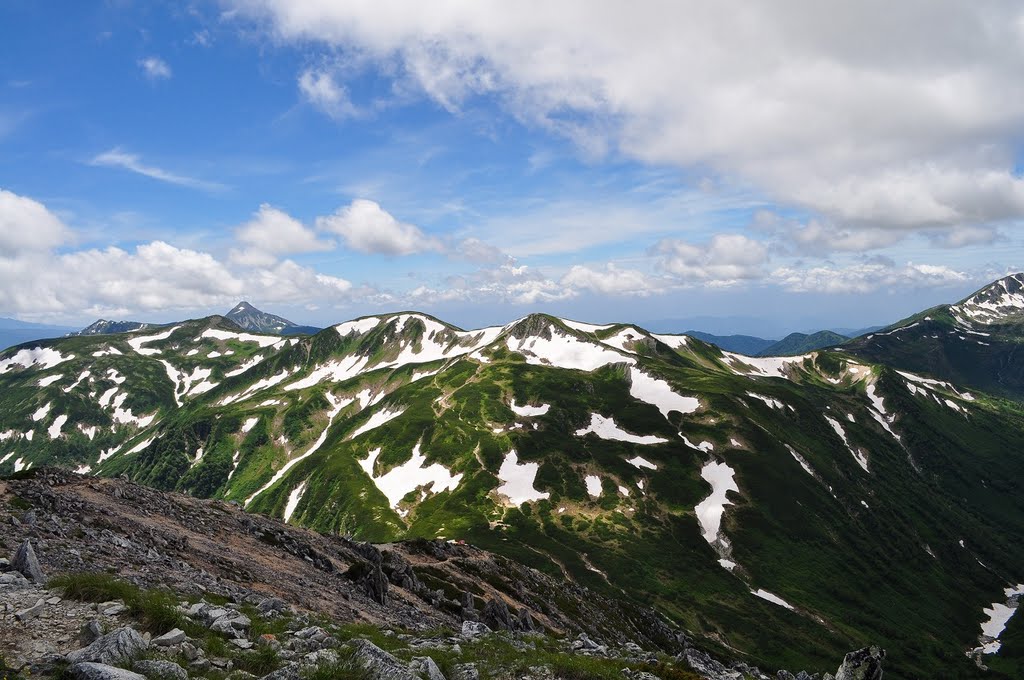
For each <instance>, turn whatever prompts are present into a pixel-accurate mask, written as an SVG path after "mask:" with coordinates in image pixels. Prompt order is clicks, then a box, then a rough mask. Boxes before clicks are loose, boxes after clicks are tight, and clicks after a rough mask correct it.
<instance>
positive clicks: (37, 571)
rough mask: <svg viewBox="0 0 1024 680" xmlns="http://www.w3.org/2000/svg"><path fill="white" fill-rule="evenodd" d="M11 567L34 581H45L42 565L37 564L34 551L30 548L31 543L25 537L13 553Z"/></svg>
mask: <svg viewBox="0 0 1024 680" xmlns="http://www.w3.org/2000/svg"><path fill="white" fill-rule="evenodd" d="M11 567H12V568H13V569H14V570H15V571H17V572H20V573H21V574H22V575H23V576H24V577H25V578H27V579H28V580H30V581H32V582H34V583H46V574H44V573H43V567H42V565H40V564H39V558H37V557H36V551H35V550H33V549H32V543H31V541H29V540H28V539H27V538H26V539H25V542H24V543H22V544H21V546H20V547H19V548H18V550H17V552H15V553H14V559H12V560H11Z"/></svg>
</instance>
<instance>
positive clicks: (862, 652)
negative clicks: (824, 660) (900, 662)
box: [836, 645, 885, 680]
mask: <svg viewBox="0 0 1024 680" xmlns="http://www.w3.org/2000/svg"><path fill="white" fill-rule="evenodd" d="M883 659H885V650H884V649H882V648H881V647H877V646H875V645H871V646H870V647H865V648H864V649H858V650H857V651H855V652H850V653H849V654H847V655H846V657H845V658H844V659H843V664H842V665H841V666H840V667H839V670H837V671H836V680H882V660H883Z"/></svg>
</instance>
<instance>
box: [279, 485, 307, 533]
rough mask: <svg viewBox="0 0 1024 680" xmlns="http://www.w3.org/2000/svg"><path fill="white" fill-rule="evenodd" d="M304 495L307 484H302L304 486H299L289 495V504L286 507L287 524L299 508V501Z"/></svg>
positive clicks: (285, 517)
mask: <svg viewBox="0 0 1024 680" xmlns="http://www.w3.org/2000/svg"><path fill="white" fill-rule="evenodd" d="M304 493H306V482H302V484H299V485H298V486H297V487H295V488H294V489H292V492H291V493H290V494H288V502H287V503H285V506H284V521H285V524H287V523H288V521H289V520H291V518H292V515H293V514H294V513H295V508H297V507H299V501H300V500H302V494H304Z"/></svg>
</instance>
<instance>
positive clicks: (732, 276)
mask: <svg viewBox="0 0 1024 680" xmlns="http://www.w3.org/2000/svg"><path fill="white" fill-rule="evenodd" d="M652 253H653V254H655V255H657V256H658V265H659V267H660V268H661V269H663V270H664V271H666V272H668V273H670V274H673V275H674V276H677V277H679V278H680V279H682V280H683V281H701V282H704V283H706V284H708V285H714V286H725V285H731V284H734V283H736V282H738V281H741V280H744V279H756V278H760V277H761V276H762V275H763V273H764V265H765V264H766V263H767V262H768V251H767V249H766V248H765V247H764V245H762V244H761V243H760V242H758V241H755V240H753V239H751V238H749V237H747V236H743V235H742V234H716V235H715V236H714V237H712V238H711V240H710V241H709V242H708V243H706V244H700V245H697V244H693V243H688V242H686V241H682V240H679V239H664V240H662V241H660V242H659V243H658V244H657V245H656V246H655V247H654V248H653V249H652Z"/></svg>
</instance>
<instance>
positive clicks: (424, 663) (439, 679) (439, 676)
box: [409, 656, 447, 680]
mask: <svg viewBox="0 0 1024 680" xmlns="http://www.w3.org/2000/svg"><path fill="white" fill-rule="evenodd" d="M409 670H412V671H415V672H416V673H419V674H420V675H422V676H423V677H424V678H426V679H427V680H447V678H445V677H444V673H442V672H441V669H440V668H438V667H437V662H435V661H434V660H433V659H431V658H430V657H429V656H417V657H414V658H413V660H412V663H411V664H409Z"/></svg>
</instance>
